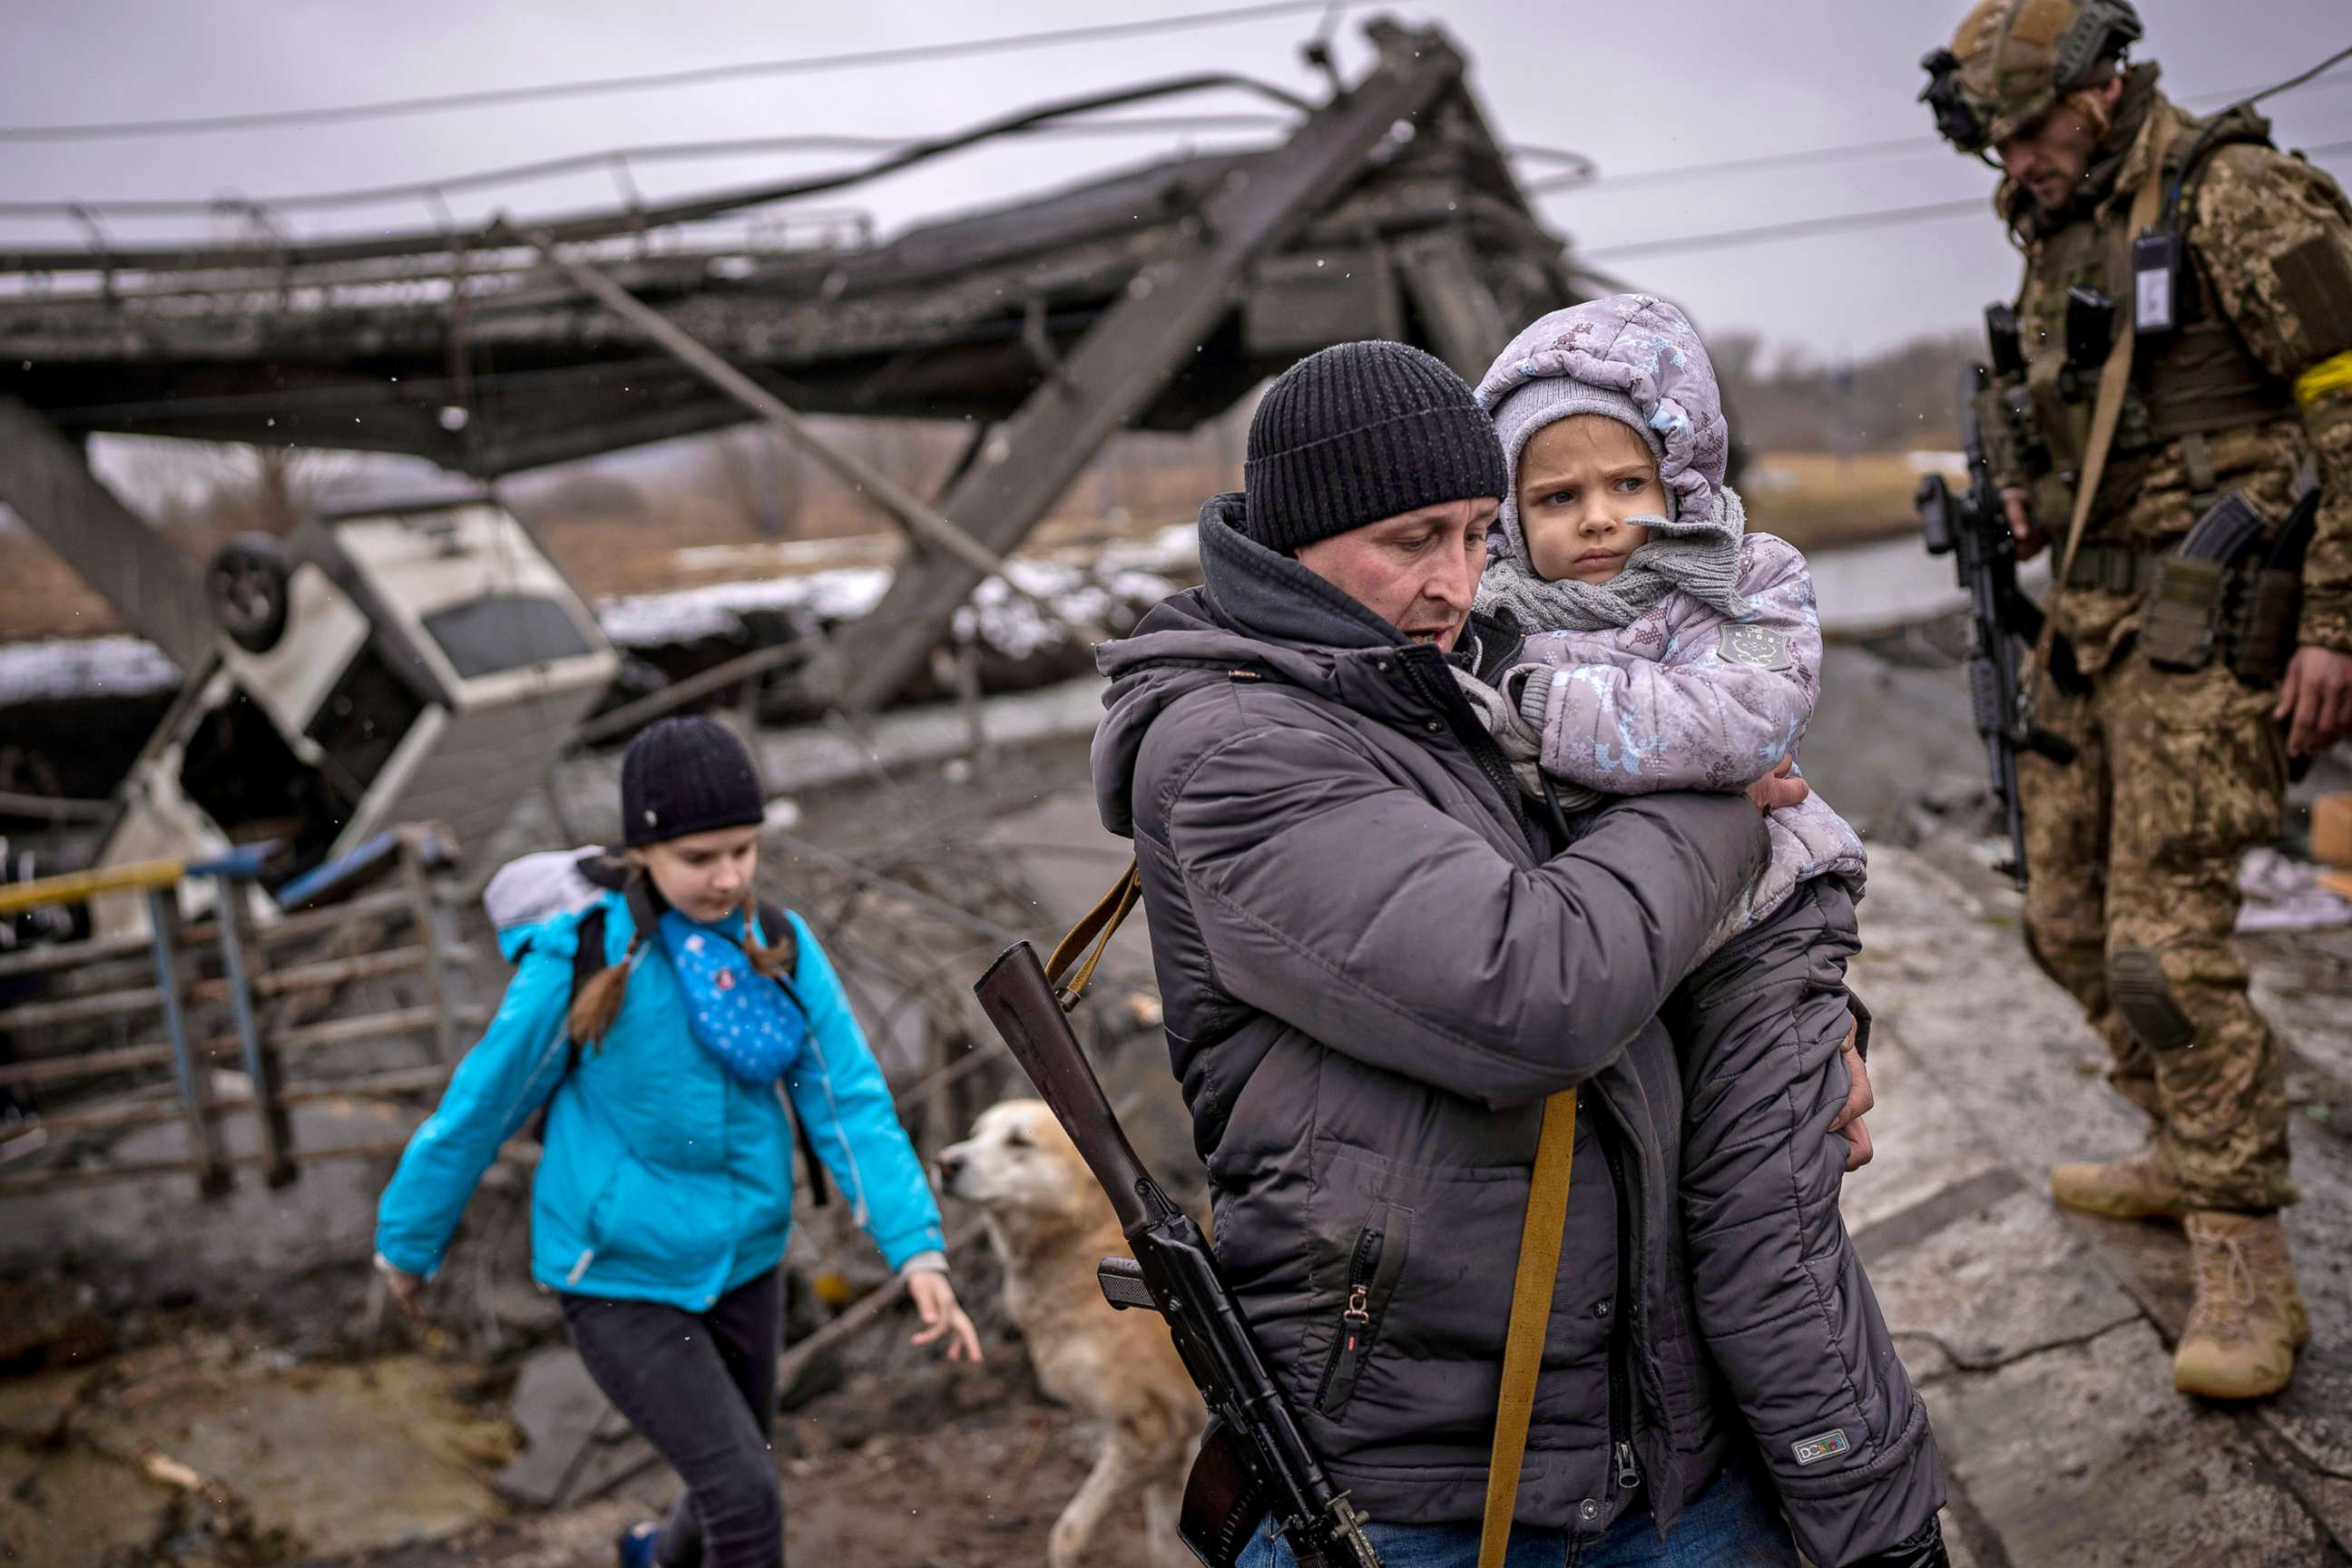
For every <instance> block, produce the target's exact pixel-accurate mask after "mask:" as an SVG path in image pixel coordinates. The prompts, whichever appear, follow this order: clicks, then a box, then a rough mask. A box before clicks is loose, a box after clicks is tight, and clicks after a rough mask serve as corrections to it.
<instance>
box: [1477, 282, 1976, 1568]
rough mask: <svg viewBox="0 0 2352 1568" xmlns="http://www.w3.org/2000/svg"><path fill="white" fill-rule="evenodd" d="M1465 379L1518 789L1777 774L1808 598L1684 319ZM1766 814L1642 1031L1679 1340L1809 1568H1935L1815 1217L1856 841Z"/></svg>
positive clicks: (1665, 319)
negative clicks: (1659, 1052) (1486, 433)
mask: <svg viewBox="0 0 2352 1568" xmlns="http://www.w3.org/2000/svg"><path fill="white" fill-rule="evenodd" d="M1477 391H1478V400H1479V402H1480V403H1481V404H1482V405H1484V406H1485V407H1486V409H1487V411H1488V412H1489V413H1490V414H1492V415H1493V416H1494V417H1495V424H1496V431H1497V432H1498V434H1499V435H1500V436H1501V437H1502V440H1503V445H1504V450H1505V455H1506V457H1507V460H1508V463H1509V467H1510V471H1511V475H1512V486H1511V493H1510V494H1509V495H1507V496H1506V497H1505V498H1504V500H1503V505H1502V510H1501V514H1500V517H1499V519H1498V521H1497V526H1496V537H1494V538H1493V539H1491V540H1490V556H1489V563H1488V566H1487V568H1486V577H1485V579H1484V582H1483V584H1482V587H1481V590H1480V593H1479V597H1478V608H1479V609H1480V610H1481V611H1482V612H1484V613H1485V614H1486V615H1487V616H1490V617H1492V618H1493V619H1495V620H1496V621H1498V622H1500V623H1502V624H1504V625H1505V626H1508V627H1510V628H1511V629H1512V630H1513V631H1515V632H1516V633H1518V634H1521V635H1523V636H1524V637H1525V641H1524V643H1523V644H1522V646H1521V647H1520V649H1519V651H1518V652H1517V654H1515V655H1512V656H1510V658H1508V659H1507V660H1506V661H1503V662H1501V663H1500V664H1499V666H1498V665H1497V663H1496V661H1495V660H1493V659H1491V658H1489V659H1488V660H1486V661H1485V662H1484V663H1483V664H1482V668H1486V670H1487V673H1488V674H1489V676H1490V677H1491V678H1492V680H1493V685H1492V686H1491V687H1489V686H1486V685H1485V684H1483V683H1481V682H1478V681H1476V680H1474V679H1470V678H1469V677H1467V676H1465V677H1464V681H1465V690H1466V691H1467V692H1468V693H1469V695H1470V697H1471V700H1472V706H1473V707H1474V708H1475V709H1477V710H1478V711H1479V712H1480V715H1481V717H1482V718H1483V719H1485V720H1486V722H1487V724H1488V726H1489V727H1490V728H1491V729H1492V730H1493V731H1494V733H1495V736H1496V741H1497V742H1499V743H1500V745H1501V747H1502V749H1503V751H1504V752H1505V753H1506V755H1507V756H1508V757H1510V758H1511V760H1512V762H1513V764H1514V768H1515V771H1516V772H1517V774H1518V776H1519V779H1520V782H1521V784H1522V786H1523V787H1524V788H1525V789H1527V791H1528V793H1529V794H1530V795H1535V796H1537V797H1538V798H1539V799H1549V800H1550V801H1551V802H1553V803H1554V804H1555V805H1558V806H1559V808H1560V809H1561V810H1562V811H1563V812H1564V813H1573V812H1576V811H1579V810H1581V809H1586V808H1590V807H1591V806H1592V805H1595V804H1597V803H1598V802H1599V801H1600V799H1601V797H1603V796H1605V795H1635V794H1642V793H1645V792H1648V791H1652V790H1664V789H1738V788H1741V787H1743V786H1745V785H1746V784H1748V782H1749V781H1750V780H1753V779H1755V778H1758V777H1759V776H1760V775H1762V774H1764V773H1769V772H1771V771H1772V770H1773V768H1774V767H1775V766H1776V765H1778V764H1779V763H1781V762H1782V761H1784V760H1790V759H1793V757H1794V756H1795V753H1796V751H1797V747H1798V743H1799V742H1801V740H1802V738H1803V736H1804V732H1805V728H1806V725H1807V724H1808V723H1809V722H1810V721H1811V718H1812V711H1813V702H1814V699H1815V697H1816V696H1817V695H1818V693H1819V690H1820V680H1821V655H1822V635H1821V622H1820V618H1819V616H1817V614H1816V613H1815V610H1814V605H1813V590H1812V583H1811V577H1810V576H1809V575H1808V574H1807V572H1806V570H1805V562H1804V557H1803V556H1802V555H1801V554H1800V553H1799V552H1798V551H1797V550H1796V549H1795V548H1794V547H1793V546H1791V545H1790V544H1788V543H1787V542H1784V541H1781V540H1779V539H1775V538H1773V537H1772V536H1770V535H1769V534H1758V533H1748V532H1747V531H1746V527H1745V517H1744V515H1743V513H1742V510H1741V507H1740V501H1739V498H1738V495H1737V494H1735V493H1734V492H1733V491H1732V490H1731V489H1729V488H1728V487H1727V486H1726V485H1725V483H1724V475H1725V468H1726V459H1727V455H1728V451H1729V446H1730V443H1729V436H1728V431H1727V428H1726V426H1725V423H1724V418H1723V413H1722V402H1721V398H1720V395H1718V393H1717V387H1716V383H1715V373H1714V367H1713V365H1712V364H1711V363H1710V362H1709V361H1708V358H1707V354H1706V349H1705V347H1704V346H1703V345H1702V344H1701V343H1700V342H1699V340H1698V336H1697V334H1696V332H1695V331H1692V329H1691V325H1690V323H1689V321H1686V320H1685V318H1684V317H1683V315H1682V313H1681V312H1680V311H1679V310H1675V308H1674V307H1673V306H1672V305H1670V304H1667V303H1665V302H1664V300H1657V299H1654V298H1652V297H1649V296H1647V295H1638V294H1628V295H1619V296H1616V297H1614V298H1612V299H1607V300H1594V301H1591V302H1590V303H1587V304H1583V305H1579V306H1576V307H1574V308H1573V309H1570V310H1557V311H1554V312H1552V313H1551V314H1549V315H1548V316H1546V317H1544V318H1543V319H1542V320H1540V321H1537V322H1536V323H1535V324H1533V325H1532V326H1530V327H1528V329H1527V330H1526V331H1522V332H1521V333H1520V334H1519V335H1518V337H1517V338H1516V339H1515V340H1514V341H1513V342H1511V344H1510V345H1509V346H1508V347H1507V348H1506V349H1505V350H1504V351H1503V353H1502V355H1501V357H1500V358H1498V359H1497V360H1496V362H1495V363H1494V365H1493V367H1492V368H1491V369H1489V370H1488V371H1487V373H1486V377H1485V379H1484V380H1483V381H1481V382H1480V384H1479V385H1478V389H1477ZM1769 828H1770V832H1771V836H1772V858H1771V861H1770V864H1769V867H1768V868H1767V869H1766V871H1765V873H1764V874H1763V876H1762V877H1761V878H1760V879H1759V880H1758V882H1757V883H1756V884H1755V886H1753V887H1752V888H1750V889H1748V892H1747V894H1746V896H1745V898H1744V899H1743V900H1741V901H1740V903H1739V904H1738V906H1737V907H1736V908H1734V909H1733V910H1731V911H1730V912H1729V913H1728V914H1727V917H1726V919H1725V921H1724V922H1723V924H1722V926H1721V927H1720V928H1719V929H1718V931H1717V933H1716V938H1715V942H1714V943H1713V945H1712V947H1711V949H1710V952H1709V955H1708V956H1707V957H1706V958H1705V959H1703V960H1702V962H1701V963H1700V964H1699V966H1698V967H1697V968H1696V970H1695V971H1694V972H1693V973H1691V975H1690V976H1689V977H1688V978H1687V979H1686V980H1685V982H1684V984H1683V985H1682V987H1681V988H1680V990H1679V991H1678V992H1677V993H1676V995H1675V999H1674V1002H1673V1003H1672V1005H1671V1006H1670V1009H1669V1013H1668V1016H1667V1022H1668V1024H1669V1025H1670V1026H1672V1027H1673V1029H1674V1033H1675V1040H1676V1045H1677V1047H1678V1052H1679V1055H1680V1057H1681V1060H1682V1066H1683V1074H1684V1081H1685V1090H1686V1110H1685V1143H1684V1155H1685V1158H1684V1175H1683V1186H1682V1199H1683V1208H1684V1222H1685V1223H1684V1229H1685V1238H1686V1240H1687V1244H1688V1247H1689V1262H1690V1273H1691V1280H1692V1297H1693V1301H1694V1304H1695V1307H1696V1313H1697V1319H1698V1325H1699V1329H1700V1331H1701V1332H1702V1334H1703V1335H1704V1336H1705V1337H1706V1341H1707V1342H1708V1345H1709V1348H1710V1349H1711V1350H1712V1351H1713V1352H1714V1355H1715V1359H1716V1362H1717V1365H1718V1366H1720V1367H1721V1369H1722V1370H1723V1372H1724V1373H1725V1374H1726V1376H1727V1379H1728V1380H1729V1382H1730V1384H1731V1385H1732V1390H1733V1393H1734V1394H1735V1395H1736V1397H1737V1398H1738V1403H1739V1405H1740V1408H1741V1411H1742V1414H1743V1415H1746V1416H1747V1417H1748V1423H1749V1425H1750V1426H1751V1427H1752V1428H1753V1430H1754V1432H1755V1435H1756V1437H1757V1439H1758V1442H1759V1447H1760V1450H1761V1453H1762V1456H1763V1458H1764V1460H1765V1463H1766V1466H1767V1468H1769V1470H1770V1472H1771V1474H1772V1477H1773V1479H1774V1481H1775V1483H1776V1484H1777V1486H1778V1489H1779V1490H1780V1498H1781V1502H1782V1508H1783V1511H1784V1513H1785V1514H1786V1515H1787V1517H1788V1519H1789V1521H1790V1526H1791V1529H1792V1530H1793V1531H1794V1533H1795V1535H1796V1538H1797V1543H1798V1545H1799V1546H1800V1547H1801V1548H1802V1549H1803V1551H1804V1552H1805V1554H1806V1556H1807V1557H1808V1558H1810V1559H1811V1561H1813V1562H1815V1563H1821V1564H1822V1565H1823V1568H1847V1565H1850V1564H1857V1563H1871V1564H1878V1563H1890V1564H1891V1563H1906V1564H1908V1563H1927V1562H1939V1561H1941V1555H1940V1553H1941V1547H1940V1542H1939V1537H1938V1527H1937V1518H1936V1516H1937V1510H1938V1509H1939V1508H1940V1507H1941V1506H1942V1504H1943V1500H1944V1489H1943V1478H1942V1473H1941V1468H1940V1465H1939V1462H1938V1459H1937V1452H1936V1446H1935V1439H1934V1436H1933V1434H1932V1432H1931V1431H1930V1430H1929V1428H1928V1424H1927V1410H1926V1406H1925V1405H1924V1403H1923V1402H1922V1401H1921V1400H1920V1398H1919V1396H1918V1394H1916V1391H1915V1390H1914V1389H1913V1388H1912V1386H1911V1383H1910V1379H1909V1377H1908V1375H1907V1374H1906V1373H1905V1371H1904V1369H1903V1365H1902V1363H1901V1362H1900V1360H1899V1359H1898V1358H1896V1357H1895V1355H1894V1353H1893V1352H1892V1342H1891V1340H1890V1339H1889V1337H1888V1335H1887V1331H1886V1329H1885V1322H1884V1321H1883V1320H1882V1318H1881V1317H1880V1314H1879V1310H1878V1305H1877V1302H1876V1300H1875V1299H1874V1297H1873V1295H1872V1293H1871V1289H1870V1283H1869V1281H1868V1279H1865V1278H1864V1274H1863V1271H1862V1268H1861V1264H1860V1262H1859V1261H1858V1260H1857V1259H1856V1258H1855V1257H1854V1254H1853V1246H1852V1244H1851V1242H1850V1241H1849V1240H1848V1238H1847V1237H1846V1234H1845V1228H1844V1225H1843V1221H1842V1220H1841V1218H1840V1217H1839V1215H1838V1209H1837V1198H1838V1192H1839V1187H1840V1184H1841V1182H1842V1180H1843V1170H1844V1156H1845V1148H1846V1146H1845V1143H1844V1141H1843V1139H1841V1138H1839V1137H1838V1136H1837V1135H1836V1134H1834V1133H1833V1132H1832V1131H1830V1124H1831V1122H1832V1121H1834V1120H1835V1119H1836V1115H1837V1112H1838V1111H1839V1110H1841V1109H1842V1108H1843V1104H1844V1100H1845V1098H1846V1091H1847V1088H1848V1084H1847V1075H1846V1072H1845V1069H1844V1067H1843V1058H1842V1053H1841V1047H1842V1046H1843V1043H1844V1041H1845V1039H1846V1037H1847V1034H1848V1030H1849V1028H1850V1027H1851V1024H1850V1016H1851V1014H1850V1004H1851V997H1850V995H1849V994H1848V993H1847V991H1846V988H1845V984H1844V981H1845V964H1846V960H1847V959H1848V958H1849V957H1850V956H1851V955H1852V954H1853V953H1854V952H1857V951H1859V949H1860V945H1861V944H1860V938H1859V935H1858V932H1857V928H1856V925H1855V921H1854V914H1853V903H1854V900H1856V899H1858V898H1860V897H1861V895H1862V889H1863V878H1864V856H1863V848H1862V843H1861V840H1860V839H1859V837H1856V835H1855V833H1854V831H1853V828H1852V827H1850V826H1847V824H1846V823H1845V821H1844V819H1843V818H1842V817H1840V816H1838V814H1837V813H1836V812H1835V811H1833V810H1832V809H1831V808H1830V806H1829V805H1828V804H1827V803H1826V802H1824V801H1823V800H1822V798H1821V797H1820V796H1819V795H1812V796H1810V797H1808V798H1807V799H1806V800H1805V801H1804V802H1803V803H1802V804H1801V805H1796V806H1791V807H1784V808H1781V809H1780V810H1776V811H1774V812H1773V813H1772V814H1771V816H1770V819H1769Z"/></svg>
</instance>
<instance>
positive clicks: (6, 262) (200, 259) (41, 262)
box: [0, 71, 1313, 272]
mask: <svg viewBox="0 0 2352 1568" xmlns="http://www.w3.org/2000/svg"><path fill="white" fill-rule="evenodd" d="M1217 89H1240V90H1243V91H1247V92H1255V93H1258V94H1260V95H1261V96H1264V97H1265V98H1269V99H1271V100H1274V101H1275V102H1276V103H1279V104H1281V105H1282V106H1283V107H1284V108H1286V109H1292V110H1302V111H1304V110H1310V109H1311V108H1312V107H1313V106H1312V105H1310V104H1308V103H1307V101H1306V100H1304V99H1301V98H1300V97H1298V96H1297V94H1296V93H1293V92H1291V91H1290V90H1289V89H1286V88H1282V87H1277V86H1276V85H1274V84H1273V83H1270V82H1265V81H1260V80H1258V79H1255V78H1253V77H1245V76H1240V75H1236V74H1234V73H1232V72H1226V71H1219V72H1208V73H1204V74H1202V75H1198V76H1188V77H1175V78H1171V79H1165V80H1161V81H1155V82H1148V83H1145V84H1144V85H1143V86H1140V87H1130V88H1121V89H1117V90H1114V91H1110V92H1099V93H1090V94H1087V95H1085V96H1083V97H1079V98H1073V99H1065V100H1061V101H1059V102H1055V103H1047V104H1041V105H1038V106H1036V107H1034V108H1032V109H1027V110H1021V111H1019V112H1017V113H1013V114H1008V115H1002V116H999V117H998V118H996V119H993V120H989V121H982V122H981V123H980V124H978V125H975V126H972V127H971V128H970V129H969V130H965V131H961V132H955V133H953V134H951V135H947V136H940V137H934V138H932V139H930V140H928V141H924V142H916V143H914V144H912V145H910V146H906V147H902V148H900V149H899V150H898V152H896V153H889V154H887V155H886V156H884V157H881V158H878V159H876V160H875V161H874V162H872V163H866V164H864V165H862V166H860V167H858V168H855V169H845V170H840V171H837V172H835V173H833V174H818V175H814V176H809V177H806V178H803V179H797V180H788V181H782V182H778V183H774V184H759V185H751V186H747V187H740V188H737V189H733V190H726V191H718V192H713V193H709V194H706V195H698V196H692V197H687V198H682V199H680V200H677V201H672V202H667V203H663V204H660V205H646V206H631V207H627V208H624V209H623V210H621V211H618V212H611V211H604V212H595V213H587V214H577V215H573V216H566V217H558V218H551V219H543V220H538V221H535V222H534V223H532V224H531V225H530V228H531V230H532V235H533V241H532V242H533V243H555V244H564V245H572V244H579V243H582V242H584V241H588V240H594V239H608V238H611V237H614V236H616V235H623V234H632V233H641V232H643V231H644V230H646V229H649V228H666V227H668V226H671V225H674V224H682V223H696V222H700V221H702V220H704V219H707V218H714V217H718V216H722V215H724V214H727V213H730V212H737V211H740V210H742V209H744V208H746V207H758V206H768V205H772V204H774V203H777V202H782V201H788V200H792V199H794V198H797V197H802V196H810V195H819V194H822V193H824V192H826V191H837V190H842V189H845V188H846V187H848V186H852V185H858V184H865V183H866V182H867V181H870V180H876V179H879V178H881V177H882V176H883V175H885V174H897V173H898V172H900V171H901V170H905V169H910V168H913V167H914V166H915V165H917V164H919V163H928V162H929V161H930V160H932V159H934V158H939V157H942V156H944V155H946V154H948V153H956V152H961V150H963V149H964V148H967V147H971V146H975V145H977V144H979V143H981V142H987V141H989V140H992V138H995V137H998V136H1003V135H1008V134H1012V133H1014V132H1019V131H1020V130H1022V128H1024V126H1030V125H1036V124H1042V123H1044V122H1045V121H1055V120H1064V119H1068V118H1070V117H1072V116H1076V115H1083V114H1089V113H1093V112H1094V111H1096V110H1104V109H1117V108H1120V107H1123V106H1125V105H1127V104H1130V103H1141V102H1147V101H1150V100H1154V99H1160V98H1171V97H1175V96H1179V95H1181V94H1185V93H1193V92H1204V91H1212V90H1217ZM521 243H523V240H522V237H521V234H520V226H518V225H516V224H514V223H512V222H509V221H508V220H506V219H505V218H503V217H500V218H496V219H493V220H492V221H491V222H490V223H489V224H488V225H487V226H483V227H481V228H479V229H477V230H474V231H471V232H467V233H457V232H453V231H451V230H450V229H449V228H447V227H446V226H444V227H440V228H436V229H434V230H432V231H430V232H423V233H410V234H393V235H388V236H379V237H372V238H366V239H319V240H304V241H299V242H293V241H273V242H272V243H269V244H266V245H254V244H247V245H230V246H205V247H189V246H179V247H106V248H105V249H104V251H103V253H102V254H101V253H100V252H98V251H94V250H83V251H73V252H66V251H45V250H33V249H16V250H0V272H58V271H74V270H82V269H87V268H90V267H92V266H95V265H107V266H110V267H112V268H127V269H137V270H142V271H157V272H163V271H202V270H208V269H214V268H222V267H233V266H236V265H239V264H247V265H251V264H256V263H257V264H261V265H270V266H278V267H299V266H310V265H320V264H324V263H330V262H339V261H376V260H386V259H390V258H394V257H404V256H437V255H443V254H446V253H447V252H450V251H452V250H464V249H482V248H492V247H501V246H513V245H520V244H521Z"/></svg>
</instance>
